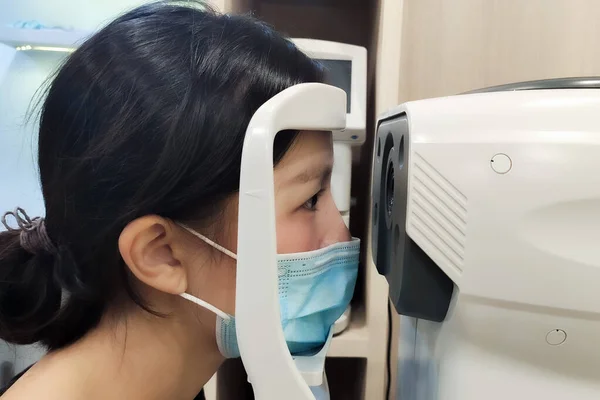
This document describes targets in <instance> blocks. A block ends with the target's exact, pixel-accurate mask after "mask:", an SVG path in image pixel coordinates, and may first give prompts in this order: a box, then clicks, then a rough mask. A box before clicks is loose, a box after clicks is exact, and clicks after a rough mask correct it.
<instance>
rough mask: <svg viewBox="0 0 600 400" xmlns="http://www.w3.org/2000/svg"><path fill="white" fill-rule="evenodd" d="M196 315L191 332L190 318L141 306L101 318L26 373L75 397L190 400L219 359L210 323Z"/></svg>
mask: <svg viewBox="0 0 600 400" xmlns="http://www.w3.org/2000/svg"><path fill="white" fill-rule="evenodd" d="M202 313H204V312H202ZM197 317H201V319H200V320H205V321H206V320H210V318H211V316H210V314H209V315H202V316H200V315H198V316H197ZM212 318H213V319H214V316H213V317H212ZM194 319H195V324H194V325H197V326H198V327H197V329H196V331H194V333H193V334H191V333H190V331H193V330H194V329H195V328H194V329H190V326H189V324H190V323H192V321H188V323H187V324H186V323H185V322H183V321H181V320H177V319H176V318H175V317H174V316H173V317H171V316H168V317H156V316H152V315H150V314H148V313H146V312H143V311H141V310H140V311H139V312H135V313H131V315H130V316H129V317H128V318H127V320H126V322H125V321H122V322H118V323H117V322H113V321H112V320H111V319H109V318H105V319H104V320H103V321H102V322H101V323H100V325H99V326H98V327H97V328H96V329H94V330H93V331H92V332H90V333H89V334H88V335H86V336H85V337H84V338H83V339H81V340H80V341H79V342H77V343H75V344H73V345H71V346H69V347H67V348H65V349H62V350H59V351H56V352H54V353H51V354H48V355H47V356H46V357H44V359H42V360H41V361H40V363H39V364H38V365H36V366H35V367H34V368H32V370H31V371H29V372H28V375H29V374H31V375H32V376H33V377H35V376H37V377H39V378H40V379H44V380H45V378H48V381H47V383H48V384H50V382H52V385H53V386H57V385H58V386H62V388H63V390H65V391H66V392H67V393H73V394H74V395H75V396H74V398H87V399H108V398H110V399H128V400H129V399H131V400H137V399H140V400H142V399H143V400H152V399H156V400H163V399H174V400H176V399H182V400H191V399H193V398H194V397H195V396H196V395H197V394H198V393H199V392H200V390H201V389H202V387H203V386H204V385H205V383H206V382H207V381H208V380H209V379H210V378H211V377H212V376H213V375H214V373H215V372H216V371H217V369H218V368H219V366H220V365H221V363H222V362H223V357H222V356H221V355H220V353H219V351H218V349H217V347H216V343H215V338H214V333H212V332H214V322H213V323H212V324H209V325H208V326H207V325H202V324H198V318H194ZM44 370H45V371H44ZM46 372H47V373H46ZM61 377H62V378H61ZM30 383H31V382H30ZM42 386H44V385H42ZM46 393H48V392H46ZM63 394H64V392H63ZM51 397H52V398H53V396H51ZM62 398H63V399H68V398H69V397H68V396H64V397H62Z"/></svg>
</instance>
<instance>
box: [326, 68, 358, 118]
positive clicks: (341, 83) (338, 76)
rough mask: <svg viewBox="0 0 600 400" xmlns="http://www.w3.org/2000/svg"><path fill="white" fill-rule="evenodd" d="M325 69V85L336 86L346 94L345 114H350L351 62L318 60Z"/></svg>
mask: <svg viewBox="0 0 600 400" xmlns="http://www.w3.org/2000/svg"><path fill="white" fill-rule="evenodd" d="M318 61H319V62H320V63H321V64H323V66H324V67H325V83H327V84H328V85H332V86H336V87H339V88H340V89H342V90H343V91H345V92H346V95H347V101H346V112H347V113H348V114H350V112H351V104H350V103H351V101H350V99H351V98H352V97H351V94H352V61H350V60H323V59H320V60H318Z"/></svg>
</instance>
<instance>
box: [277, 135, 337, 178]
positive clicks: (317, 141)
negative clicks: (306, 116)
mask: <svg viewBox="0 0 600 400" xmlns="http://www.w3.org/2000/svg"><path fill="white" fill-rule="evenodd" d="M331 160H333V140H332V135H331V132H319V131H301V132H300V133H299V134H298V136H297V138H296V140H295V141H294V143H293V144H292V146H291V147H290V149H289V150H288V151H287V153H286V154H285V155H284V156H283V158H282V159H281V161H280V163H279V164H278V166H277V168H276V169H285V168H288V167H291V166H293V164H296V163H299V162H301V163H310V162H328V161H331Z"/></svg>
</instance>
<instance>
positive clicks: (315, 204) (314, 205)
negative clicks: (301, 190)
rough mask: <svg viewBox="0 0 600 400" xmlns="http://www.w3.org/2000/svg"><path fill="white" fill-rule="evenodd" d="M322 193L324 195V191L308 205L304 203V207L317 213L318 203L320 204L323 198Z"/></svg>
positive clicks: (311, 199)
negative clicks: (320, 199)
mask: <svg viewBox="0 0 600 400" xmlns="http://www.w3.org/2000/svg"><path fill="white" fill-rule="evenodd" d="M321 193H322V191H320V192H319V193H317V194H315V195H314V196H313V197H311V198H310V199H309V200H308V201H307V202H306V203H304V205H303V207H304V208H306V209H307V210H309V211H316V210H317V203H319V198H320V197H321Z"/></svg>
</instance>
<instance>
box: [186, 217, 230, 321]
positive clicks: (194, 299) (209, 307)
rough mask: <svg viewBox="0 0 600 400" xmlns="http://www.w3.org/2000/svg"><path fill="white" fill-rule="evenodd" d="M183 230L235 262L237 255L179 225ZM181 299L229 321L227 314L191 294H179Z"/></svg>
mask: <svg viewBox="0 0 600 400" xmlns="http://www.w3.org/2000/svg"><path fill="white" fill-rule="evenodd" d="M179 225H180V226H181V227H182V228H183V229H185V230H186V231H188V232H189V233H191V234H192V235H194V236H196V237H197V238H198V239H200V240H202V241H204V242H205V243H206V244H208V245H209V246H212V247H214V248H215V249H217V250H219V251H221V252H222V253H224V254H225V255H228V256H229V257H231V258H233V259H234V260H237V255H236V254H234V253H233V252H231V251H229V250H227V249H226V248H225V247H223V246H221V245H219V244H217V243H215V242H213V241H212V240H210V239H209V238H207V237H206V236H204V235H201V234H199V233H198V232H196V231H195V230H193V229H192V228H190V227H188V226H186V225H184V224H179ZM180 296H181V297H183V298H184V299H186V300H189V301H191V302H192V303H194V304H197V305H199V306H200V307H203V308H206V309H207V310H209V311H212V312H213V313H215V314H217V315H218V316H219V317H221V318H223V319H224V320H226V321H229V320H230V319H231V316H229V315H228V314H226V313H224V312H223V311H221V310H219V309H218V308H217V307H215V306H213V305H212V304H210V303H207V302H206V301H204V300H201V299H199V298H197V297H196V296H192V295H191V294H188V293H185V292H184V293H181V294H180Z"/></svg>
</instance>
